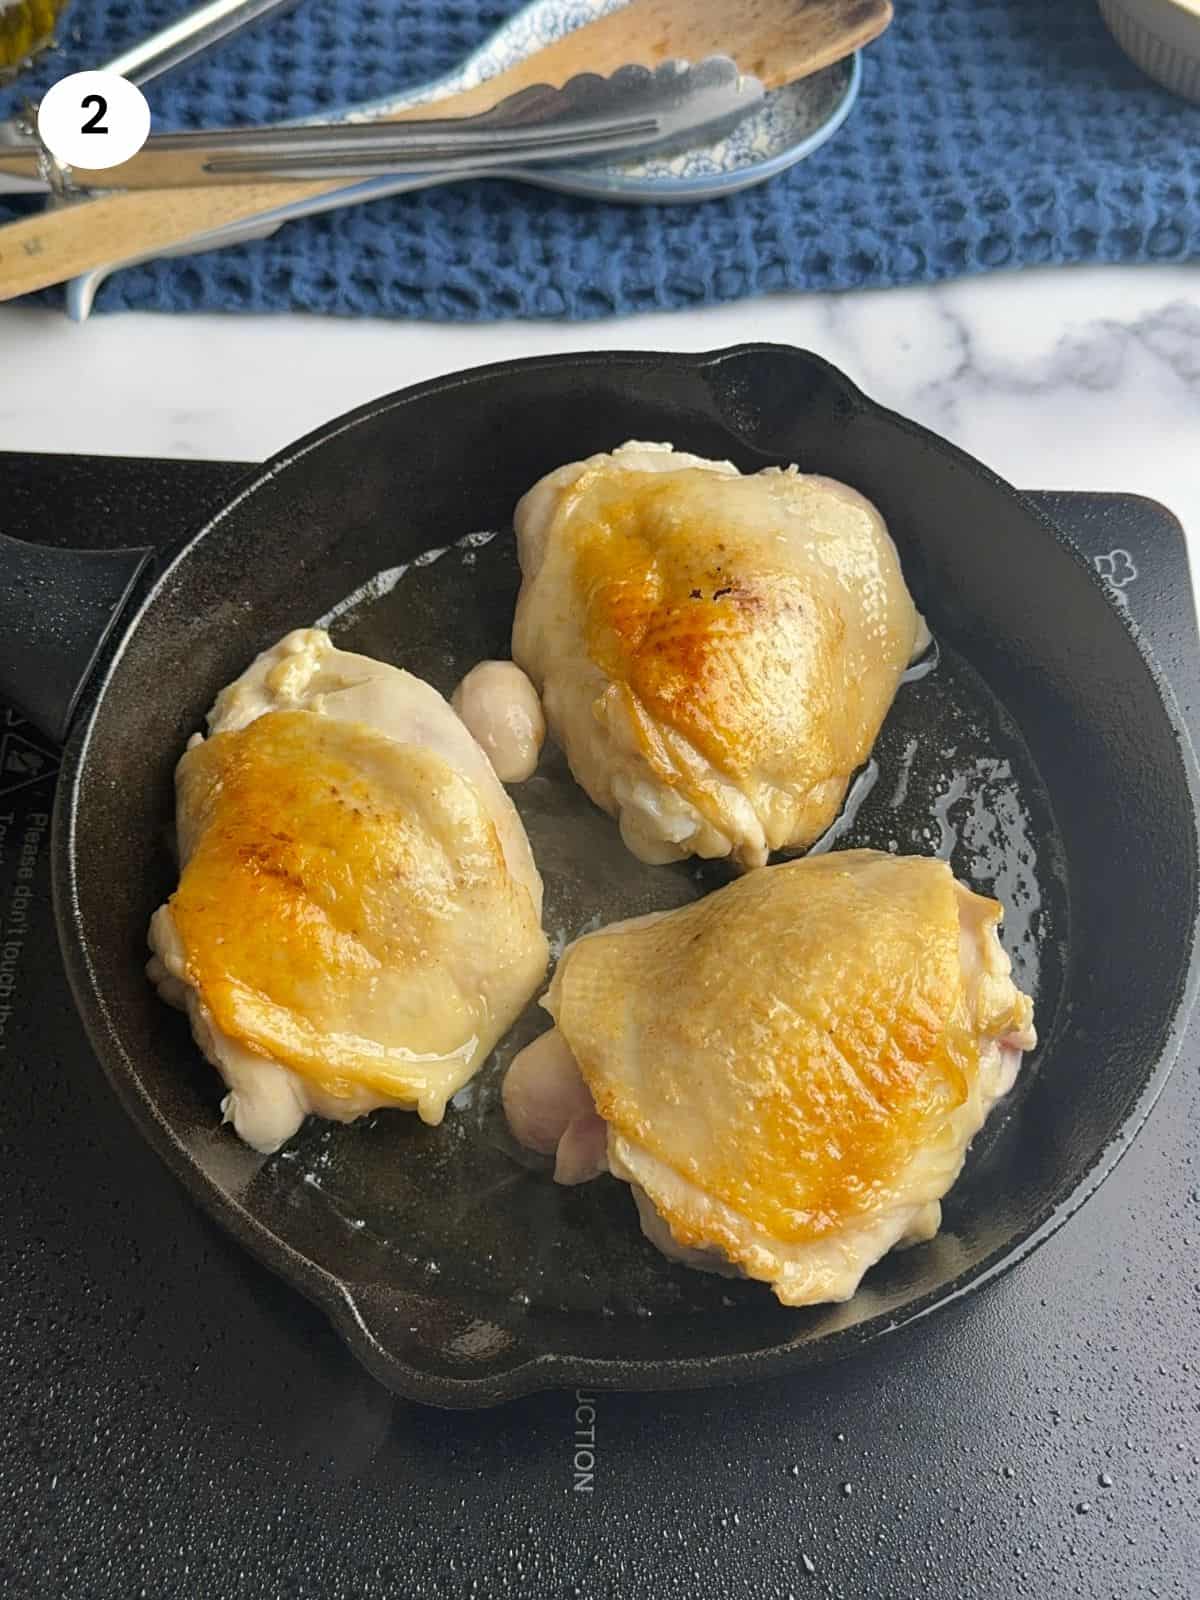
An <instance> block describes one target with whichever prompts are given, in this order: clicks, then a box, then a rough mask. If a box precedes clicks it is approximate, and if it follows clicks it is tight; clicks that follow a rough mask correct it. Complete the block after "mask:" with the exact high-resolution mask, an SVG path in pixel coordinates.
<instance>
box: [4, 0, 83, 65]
mask: <svg viewBox="0 0 1200 1600" xmlns="http://www.w3.org/2000/svg"><path fill="white" fill-rule="evenodd" d="M66 8H67V0H0V83H7V82H8V81H9V79H11V78H12V77H14V76H15V75H16V73H18V72H19V71H20V70H21V68H22V67H23V66H24V65H25V64H26V63H27V62H28V61H29V59H30V58H31V57H32V56H34V55H36V54H37V52H38V51H39V50H41V49H43V48H44V47H45V46H46V45H48V44H51V43H53V40H54V28H55V24H56V23H57V22H58V19H59V17H60V16H61V15H62V14H63V12H64V11H65V10H66Z"/></svg>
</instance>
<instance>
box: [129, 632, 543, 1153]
mask: <svg viewBox="0 0 1200 1600" xmlns="http://www.w3.org/2000/svg"><path fill="white" fill-rule="evenodd" d="M176 800H177V810H176V825H177V831H178V841H179V859H180V867H181V877H180V880H179V887H178V888H177V890H176V891H175V893H174V894H173V895H172V896H171V897H170V899H169V900H168V901H167V903H166V904H165V905H164V906H162V907H160V909H159V910H158V911H156V912H155V914H154V917H153V919H152V920H151V924H150V946H151V949H152V950H153V952H154V956H153V959H152V960H151V962H150V965H149V969H148V971H149V975H150V977H151V979H152V980H153V981H154V982H155V983H156V984H157V985H158V988H159V991H160V993H161V994H162V996H163V998H164V999H166V1000H168V1001H170V1002H171V1003H172V1004H174V1005H177V1006H180V1007H181V1008H182V1009H184V1010H186V1012H187V1014H188V1017H189V1019H190V1021H191V1025H192V1032H193V1034H194V1036H195V1038H196V1041H197V1043H198V1044H199V1046H200V1048H201V1050H202V1051H203V1052H204V1054H205V1055H206V1056H207V1057H208V1058H209V1060H210V1061H211V1062H212V1063H213V1064H214V1066H216V1067H217V1069H218V1071H219V1072H220V1073H221V1075H222V1076H223V1078H224V1079H225V1082H226V1084H227V1085H228V1088H229V1093H228V1094H227V1095H226V1097H225V1099H224V1100H223V1102H222V1110H223V1112H224V1117H225V1120H226V1121H227V1122H232V1123H233V1125H234V1128H235V1129H236V1131H237V1132H238V1133H239V1134H240V1135H241V1137H242V1138H243V1139H245V1140H246V1142H247V1143H248V1144H251V1145H253V1146H254V1147H255V1148H256V1149H258V1150H263V1151H269V1150H274V1149H277V1148H278V1147H279V1145H281V1144H282V1143H283V1142H284V1141H285V1140H286V1139H287V1138H289V1137H290V1136H291V1134H293V1133H294V1132H295V1131H296V1129H297V1128H298V1127H299V1125H300V1123H301V1122H302V1121H303V1119H304V1116H305V1115H306V1114H307V1113H308V1112H310V1111H313V1112H317V1113H319V1114H320V1115H322V1116H326V1117H332V1118H336V1119H337V1120H339V1121H350V1120H352V1119H353V1118H355V1117H358V1116H361V1115H362V1114H363V1113H364V1112H367V1111H370V1110H373V1109H374V1108H376V1107H379V1106H399V1107H402V1108H404V1109H406V1110H414V1109H415V1110H416V1111H417V1112H418V1113H419V1115H420V1116H421V1118H422V1119H423V1120H424V1121H426V1122H431V1123H436V1122H440V1121H441V1118H442V1115H443V1113H444V1111H445V1108H446V1102H447V1100H448V1099H449V1098H450V1096H451V1095H453V1094H454V1093H455V1092H456V1091H457V1090H458V1089H459V1088H461V1086H462V1085H463V1084H464V1083H465V1082H466V1081H467V1080H468V1079H469V1078H470V1077H471V1076H472V1075H473V1073H474V1072H475V1071H476V1070H477V1069H478V1067H479V1066H480V1065H481V1063H482V1062H483V1060H484V1058H485V1057H486V1055H487V1054H488V1052H489V1051H490V1050H491V1048H492V1046H493V1045H494V1044H495V1042H496V1040H497V1039H498V1038H499V1036H500V1034H501V1033H502V1032H503V1031H504V1030H505V1029H506V1028H507V1027H508V1026H509V1025H510V1024H511V1023H512V1021H513V1020H514V1019H515V1017H516V1016H517V1014H518V1013H519V1012H520V1011H521V1009H522V1008H523V1007H524V1006H525V1004H526V1003H527V1002H528V1000H529V999H530V997H531V996H532V995H533V993H534V992H535V990H536V989H537V986H538V984H539V983H540V982H541V979H542V976H543V974H544V972H545V968H546V960H547V954H548V950H547V943H546V939H545V936H544V934H543V932H542V928H541V907H542V884H541V879H540V877H539V876H538V872H537V868H536V867H535V865H534V862H533V857H532V855H531V854H530V850H529V842H528V840H527V839H526V837H525V831H524V828H523V827H522V825H521V821H520V818H519V817H518V816H517V813H516V811H515V810H514V808H513V806H512V803H511V801H510V800H509V798H508V796H507V795H506V793H505V792H504V789H503V788H502V787H501V785H500V782H499V780H498V779H497V777H496V775H495V773H494V772H493V770H492V767H491V764H490V763H489V761H488V759H487V757H486V756H485V755H484V753H483V751H482V750H481V749H480V748H479V746H478V745H477V744H476V743H475V741H474V740H473V739H472V738H471V736H470V734H469V733H468V732H467V730H466V728H465V727H464V726H463V724H462V723H461V722H460V721H459V719H458V717H456V716H455V714H454V712H453V711H452V710H451V709H450V707H449V705H447V703H446V702H445V700H443V699H442V697H441V696H440V695H439V694H438V693H437V691H436V690H435V689H433V688H431V687H430V686H429V684H427V683H424V682H422V680H421V679H419V678H414V677H413V676H411V674H409V673H407V672H403V671H401V670H400V669H399V668H397V667H392V666H387V665H385V664H384V663H382V662H379V661H373V660H370V659H369V658H367V657H365V656H357V655H350V654H348V653H346V652H345V651H341V650H337V649H335V648H334V646H333V644H332V642H331V640H330V638H329V636H328V634H326V633H324V632H322V631H320V630H319V629H300V630H298V631H296V632H294V633H290V634H288V635H287V637H286V638H285V639H283V640H281V641H280V643H279V644H277V645H275V646H274V648H273V649H271V650H268V651H266V652H265V653H264V654H263V655H261V656H259V657H258V659H257V660H256V661H255V662H254V663H253V665H252V666H251V667H250V668H249V669H248V671H246V672H245V673H244V674H243V675H242V676H241V677H240V678H239V679H238V680H237V681H236V682H235V683H233V684H231V685H230V686H229V687H228V688H227V689H225V690H224V691H223V692H222V693H221V694H220V695H219V696H218V697H217V701H216V703H215V705H214V706H213V709H212V711H211V712H210V714H209V717H208V737H207V738H202V737H201V736H200V735H199V734H197V735H196V737H195V738H194V739H193V740H192V742H191V744H190V745H189V747H188V749H187V751H186V752H185V754H184V755H183V757H182V759H181V760H180V762H179V766H178V769H177V772H176Z"/></svg>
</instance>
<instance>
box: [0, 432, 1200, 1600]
mask: <svg viewBox="0 0 1200 1600" xmlns="http://www.w3.org/2000/svg"><path fill="white" fill-rule="evenodd" d="M241 470H243V469H241V468H240V467H238V466H236V465H229V464H214V463H196V462H162V461H127V460H107V459H105V460H101V459H92V458H85V457H62V456H14V455H10V456H4V455H0V523H2V526H3V530H4V531H5V532H6V533H10V534H14V535H16V536H17V537H19V538H26V539H35V540H36V539H40V540H44V541H46V542H53V543H57V544H63V545H71V544H77V545H89V544H91V545H97V546H99V545H118V544H139V543H151V542H154V543H159V544H164V545H165V544H167V543H169V542H171V541H172V540H173V539H175V538H177V537H178V536H179V535H180V534H181V533H182V532H184V531H186V529H187V528H188V527H189V526H192V525H195V524H197V523H198V522H199V521H200V517H201V513H202V512H203V510H204V509H205V505H206V503H207V502H210V501H212V500H214V499H216V498H218V497H219V496H220V495H221V493H222V491H223V490H224V489H225V488H226V487H228V485H229V484H230V483H231V482H232V481H233V480H234V479H236V477H237V476H238V474H239V473H240V471H241ZM1038 499H1039V500H1040V501H1041V502H1042V503H1043V505H1044V506H1045V508H1046V509H1047V510H1048V511H1049V512H1050V513H1051V515H1053V516H1054V517H1056V518H1057V519H1058V520H1059V521H1060V523H1061V524H1062V525H1063V526H1064V527H1066V528H1067V529H1068V530H1069V531H1070V532H1071V533H1072V534H1073V536H1074V537H1075V538H1076V539H1077V541H1078V542H1079V543H1080V545H1081V546H1082V547H1083V549H1084V550H1085V551H1086V553H1087V554H1088V555H1090V556H1091V557H1092V558H1093V560H1094V561H1095V562H1096V565H1097V567H1098V568H1099V570H1100V571H1101V572H1102V573H1103V574H1104V575H1105V576H1106V577H1107V579H1108V581H1109V586H1110V591H1111V593H1112V597H1113V603H1114V604H1116V605H1121V606H1128V607H1129V608H1130V610H1131V611H1132V614H1133V616H1134V618H1135V619H1136V621H1137V622H1138V623H1139V624H1140V625H1141V626H1142V627H1143V628H1144V629H1145V630H1146V632H1147V634H1148V635H1149V637H1150V639H1151V641H1152V644H1153V648H1154V649H1155V651H1156V652H1157V654H1158V656H1159V658H1160V660H1162V661H1163V663H1164V665H1165V666H1166V667H1167V670H1168V673H1169V675H1170V676H1171V678H1172V681H1173V683H1174V685H1175V688H1176V693H1177V695H1178V697H1179V700H1180V703H1181V706H1182V708H1183V710H1184V714H1185V716H1186V717H1187V718H1188V719H1189V723H1190V726H1191V728H1192V730H1193V735H1194V736H1196V734H1197V731H1198V730H1200V645H1198V643H1197V637H1196V623H1195V614H1194V609H1193V604H1192V597H1191V585H1190V581H1189V577H1188V571H1187V558H1186V554H1185V549H1184V544H1183V538H1182V533H1181V530H1180V528H1179V525H1178V523H1176V522H1175V520H1174V519H1173V518H1172V517H1171V516H1170V515H1169V514H1168V513H1166V512H1164V511H1163V510H1162V508H1161V507H1158V506H1156V505H1154V504H1153V503H1152V502H1150V501H1145V500H1140V499H1137V498H1134V497H1126V496H1110V495H1069V494H1053V495H1041V496H1038ZM55 771H56V752H55V751H54V749H53V748H52V747H50V746H49V745H47V744H46V742H45V741H44V740H43V739H42V738H41V737H40V735H38V734H37V733H36V732H35V731H34V730H33V729H32V728H31V727H30V726H29V725H28V724H25V723H22V722H21V721H20V719H19V718H17V717H16V715H15V714H14V713H11V712H4V711H3V710H2V708H0V1206H2V1208H3V1210H2V1216H3V1222H2V1229H0V1594H3V1595H4V1596H13V1597H14V1600H15V1597H22V1600H23V1597H26V1596H29V1597H36V1600H51V1597H53V1600H58V1597H65V1600H76V1597H78V1600H83V1597H89V1600H90V1597H105V1600H107V1597H109V1596H113V1597H121V1600H124V1597H130V1600H133V1597H147V1600H157V1597H166V1596H172V1597H175V1596H180V1597H186V1600H193V1597H195V1600H201V1597H204V1600H208V1597H212V1600H234V1597H240V1596H254V1597H256V1600H262V1597H274V1596H280V1597H283V1596H293V1597H301V1596H303V1597H309V1596H311V1597H314V1600H316V1597H320V1600H368V1597H372V1600H373V1597H377V1596H378V1597H384V1596H386V1597H389V1600H408V1597H410V1596H412V1597H414V1600H415V1597H417V1596H420V1597H421V1600H432V1597H441V1596H447V1597H456V1596H463V1597H472V1600H491V1597H497V1600H500V1597H505V1600H507V1597H509V1596H514V1597H515V1596H518V1595H520V1596H530V1597H533V1600H543V1597H547V1600H557V1597H559V1596H562V1597H581V1600H593V1597H595V1600H601V1597H615V1600H626V1597H641V1596H647V1597H651V1600H676V1597H679V1600H710V1597H711V1600H742V1597H745V1600H789V1597H792V1600H804V1597H805V1596H807V1595H814V1596H846V1597H853V1600H860V1597H861V1600H867V1597H875V1596H878V1597H883V1600H909V1597H910V1596H911V1597H914V1600H915V1597H917V1596H924V1595H937V1596H939V1597H943V1600H945V1597H950V1600H968V1597H974V1596H984V1597H988V1600H992V1597H995V1600H1010V1597H1017V1596H1026V1595H1028V1596H1033V1597H1037V1600H1049V1597H1051V1596H1058V1595H1074V1596H1079V1597H1082V1600H1113V1597H1115V1596H1121V1597H1122V1600H1124V1597H1126V1596H1130V1597H1132V1596H1138V1595H1145V1596H1158V1597H1161V1600H1174V1597H1178V1600H1195V1597H1196V1596H1197V1595H1200V1526H1198V1520H1197V1509H1198V1501H1200V1496H1198V1493H1197V1491H1198V1488H1200V1264H1198V1263H1200V1075H1198V1074H1197V1070H1196V1067H1197V1055H1198V1052H1197V1049H1196V1045H1195V1042H1194V1041H1193V1042H1192V1043H1191V1044H1190V1047H1189V1045H1188V1044H1185V1047H1184V1051H1183V1053H1182V1055H1181V1058H1180V1061H1179V1064H1178V1065H1177V1067H1176V1069H1175V1072H1174V1074H1173V1076H1172V1078H1171V1080H1170V1082H1169V1084H1168V1086H1167V1089H1166V1091H1165V1093H1164V1094H1163V1097H1162V1099H1161V1101H1160V1102H1159V1104H1158V1107H1157V1109H1156V1110H1155V1111H1154V1113H1153V1115H1152V1117H1151V1119H1150V1122H1149V1124H1148V1125H1147V1127H1146V1128H1145V1129H1144V1131H1143V1132H1142V1134H1141V1135H1140V1137H1139V1138H1138V1140H1137V1142H1136V1144H1135V1146H1134V1148H1133V1149H1132V1150H1131V1152H1130V1153H1129V1155H1128V1157H1127V1158H1126V1159H1125V1160H1124V1161H1123V1162H1122V1164H1121V1165H1120V1167H1119V1168H1118V1169H1117V1171H1116V1173H1115V1174H1114V1175H1113V1177H1112V1178H1110V1179H1109V1181H1108V1182H1107V1183H1106V1184H1105V1185H1104V1187H1103V1188H1102V1189H1101V1190H1100V1192H1099V1193H1098V1194H1097V1195H1096V1196H1094V1197H1093V1199H1092V1200H1091V1201H1090V1202H1089V1203H1088V1204H1087V1205H1086V1206H1085V1207H1084V1209H1083V1210H1082V1211H1081V1212H1080V1213H1079V1214H1078V1215H1077V1216H1076V1217H1075V1218H1074V1219H1073V1220H1072V1221H1071V1222H1070V1223H1069V1224H1068V1225H1067V1226H1066V1227H1064V1228H1063V1229H1062V1230H1061V1231H1060V1232H1059V1233H1058V1234H1057V1235H1056V1236H1055V1237H1054V1238H1053V1239H1051V1240H1050V1242H1049V1243H1048V1244H1046V1245H1045V1246H1044V1248H1043V1249H1041V1250H1040V1251H1039V1252H1038V1253H1037V1254H1036V1255H1035V1256H1034V1257H1033V1258H1032V1259H1031V1260H1029V1261H1027V1262H1026V1263H1024V1264H1023V1265H1022V1266H1020V1267H1019V1268H1017V1269H1016V1270H1015V1271H1014V1272H1012V1273H1010V1274H1009V1275H1008V1276H1006V1277H1005V1278H1003V1279H1001V1280H1000V1281H999V1282H997V1283H995V1284H992V1285H991V1286H989V1287H988V1288H986V1289H984V1290H982V1291H981V1292H979V1293H978V1294H975V1295H973V1296H971V1297H969V1298H966V1299H964V1300H963V1301H962V1302H961V1303H960V1304H958V1305H957V1306H951V1307H950V1308H949V1309H948V1310H946V1311H943V1312H942V1313H940V1314H939V1315H937V1316H936V1317H933V1318H930V1319H928V1320H927V1321H925V1322H924V1323H920V1324H918V1325H916V1326H914V1327H911V1328H908V1329H905V1330H902V1331H900V1332H898V1333H896V1334H894V1335H893V1336H892V1337H891V1338H889V1339H887V1340H884V1341H882V1342H880V1343H877V1344H875V1345H873V1346H871V1347H870V1348H869V1349H868V1350H866V1351H864V1352H862V1353H861V1354H858V1355H856V1356H852V1357H849V1358H847V1359H846V1360H845V1361H843V1362H841V1363H840V1364H838V1365H836V1366H834V1367H832V1368H829V1369H822V1370H817V1371H810V1372H807V1373H804V1374H802V1375H799V1376H797V1377H794V1378H791V1379H788V1380H786V1381H782V1382H775V1383H772V1384H770V1385H758V1386H753V1387H749V1388H741V1389H734V1390H728V1391H718V1392H711V1391H710V1392H705V1393H700V1394H694V1395H692V1394H672V1395H669V1396H664V1397H661V1398H659V1397H656V1396H653V1395H633V1396H623V1395H616V1394H601V1395H598V1396H596V1395H581V1394H577V1393H561V1394H547V1395H541V1396H538V1397H536V1398H533V1399H529V1400H523V1401H520V1402H517V1403H514V1404H512V1405H510V1406H507V1407H505V1408H502V1409H500V1410H498V1411H488V1412H481V1413H474V1414H469V1413H468V1414H462V1413H453V1414H451V1413H443V1412H437V1411H432V1410H427V1409H424V1408H422V1407H419V1406H415V1405H410V1404H407V1403H405V1402H403V1401H400V1400H397V1399H395V1398H394V1397H393V1396H392V1395H390V1394H389V1393H387V1392H386V1391H385V1390H383V1389H382V1388H379V1387H378V1386H377V1385H376V1384H375V1383H374V1381H373V1380H372V1379H371V1378H369V1377H368V1376H367V1375H366V1373H365V1372H363V1371H362V1370H361V1369H360V1368H359V1367H358V1365H357V1364H356V1363H355V1362H354V1361H353V1360H352V1358H351V1357H350V1356H349V1355H348V1354H347V1352H346V1351H345V1350H344V1349H343V1347H342V1345H341V1343H340V1342H339V1340H338V1338H337V1336H336V1335H335V1334H334V1333H333V1332H332V1330H331V1329H330V1328H329V1326H328V1325H327V1324H326V1322H325V1321H324V1319H323V1318H322V1316H321V1315H320V1314H319V1313H318V1312H317V1311H315V1310H314V1309H313V1308H312V1307H310V1306H309V1305H308V1304H307V1303H306V1302H305V1301H303V1300H301V1299H300V1298H299V1297H298V1296H296V1295H295V1294H293V1293H292V1292H291V1291H290V1290H288V1289H286V1288H285V1287H283V1286H282V1285H281V1284H280V1283H278V1282H277V1281H276V1280H275V1279H274V1278H273V1277H271V1276H270V1275H269V1274H268V1273H267V1272H266V1271H265V1270H264V1269H262V1268H260V1267H259V1266H258V1265H257V1264H256V1263H255V1262H254V1261H252V1260H251V1259H250V1258H249V1257H248V1256H246V1255H245V1254H244V1253H243V1252H242V1251H241V1250H240V1249H239V1248H238V1247H237V1246H235V1245H234V1244H232V1243H231V1242H229V1241H228V1240H227V1239H226V1238H225V1237H224V1235H222V1234H221V1233H220V1232H218V1231H217V1229H216V1228H215V1227H214V1226H213V1225H212V1224H210V1223H209V1222H208V1221H207V1219H206V1218H205V1217H204V1216H202V1215H201V1213H200V1212H199V1211H197V1210H196V1209H195V1207H194V1206H193V1205H192V1204H191V1203H190V1201H189V1200H188V1199H187V1198H186V1196H185V1195H184V1193H183V1191H182V1190H181V1189H180V1188H179V1187H178V1186H177V1185H176V1183H175V1182H174V1180H173V1179H172V1178H171V1177H170V1176H169V1174H168V1173H167V1172H166V1170H165V1169H164V1168H163V1167H161V1166H160V1164H159V1162H158V1160H157V1159H156V1157H154V1156H153V1155H152V1154H151V1153H150V1151H149V1150H148V1149H146V1148H144V1147H143V1145H142V1144H141V1142H140V1140H139V1139H138V1137H137V1135H136V1134H135V1133H134V1131H133V1129H132V1127H131V1125H130V1124H129V1123H128V1122H127V1121H126V1120H125V1117H124V1114H123V1113H122V1112H121V1111H120V1109H119V1108H118V1106H117V1104H116V1102H115V1101H114V1099H113V1098H112V1096H111V1094H110V1092H109V1090H108V1088H107V1085H106V1082H105V1080H104V1078H103V1075H102V1073H101V1071H100V1068H99V1067H98V1065H97V1064H96V1063H95V1061H94V1060H93V1058H92V1056H91V1054H90V1052H89V1049H88V1046H87V1044H86V1042H85V1040H84V1036H83V1032H82V1029H81V1027H80V1025H79V1023H78V1022H77V1021H76V1019H75V1016H74V1013H73V1011H72V1008H71V1001H70V997H69V995H68V992H67V986H66V982H65V979H64V977H63V974H62V970H61V966H60V963H59V958H58V952H57V947H56V943H55V938H54V931H53V926H52V917H51V910H50V904H49V882H48V852H47V841H48V833H47V826H48V822H49V813H50V809H51V800H52V794H53V788H54V780H55ZM1096 870H1097V871H1103V870H1104V863H1103V862H1097V864H1096ZM1079 1092H1080V1093H1081V1094H1086V1093H1087V1084H1086V1083H1085V1082H1084V1083H1081V1084H1080V1085H1079Z"/></svg>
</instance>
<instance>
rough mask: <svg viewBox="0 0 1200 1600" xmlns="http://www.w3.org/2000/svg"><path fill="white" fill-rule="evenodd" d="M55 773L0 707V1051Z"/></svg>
mask: <svg viewBox="0 0 1200 1600" xmlns="http://www.w3.org/2000/svg"><path fill="white" fill-rule="evenodd" d="M57 771H58V752H57V751H56V750H55V749H54V748H53V746H51V745H49V744H45V743H43V741H42V737H41V735H40V734H39V733H38V731H37V729H36V728H33V727H31V726H30V724H29V723H28V722H26V721H25V720H24V719H23V718H22V717H19V716H18V715H17V713H16V712H15V711H9V710H7V709H6V708H4V707H0V1052H4V1051H5V1050H7V1048H8V1031H9V1020H10V1018H11V1017H12V1014H13V1004H14V1002H15V1000H16V997H17V992H18V989H19V987H20V982H21V969H22V966H23V964H24V959H25V946H26V940H27V938H28V935H29V932H30V924H31V914H32V912H33V909H34V906H35V904H36V902H37V901H38V899H39V898H40V897H41V896H42V894H44V892H45V887H44V880H43V879H42V874H41V871H40V858H41V855H42V851H43V847H44V845H45V842H46V840H47V838H48V837H49V833H50V803H51V797H52V795H53V790H54V781H53V780H54V776H55V774H56V773H57ZM22 790H23V791H25V792H24V793H18V791H22ZM14 796H15V798H14Z"/></svg>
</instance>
